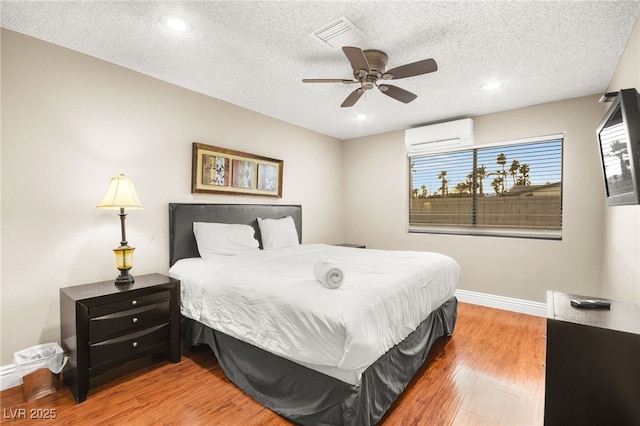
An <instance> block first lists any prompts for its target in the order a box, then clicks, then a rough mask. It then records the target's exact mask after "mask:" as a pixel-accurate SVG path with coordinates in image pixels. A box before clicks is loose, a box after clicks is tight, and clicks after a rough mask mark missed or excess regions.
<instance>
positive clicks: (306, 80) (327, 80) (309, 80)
mask: <svg viewBox="0 0 640 426" xmlns="http://www.w3.org/2000/svg"><path fill="white" fill-rule="evenodd" d="M302 82H303V83H344V84H351V83H360V82H359V81H358V80H342V79H340V78H303V79H302Z"/></svg>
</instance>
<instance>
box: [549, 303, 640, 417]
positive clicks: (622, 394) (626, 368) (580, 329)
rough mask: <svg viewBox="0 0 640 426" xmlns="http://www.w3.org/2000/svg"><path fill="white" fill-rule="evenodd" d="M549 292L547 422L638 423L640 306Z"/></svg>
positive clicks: (639, 405) (639, 411)
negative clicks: (588, 303) (596, 304)
mask: <svg viewBox="0 0 640 426" xmlns="http://www.w3.org/2000/svg"><path fill="white" fill-rule="evenodd" d="M572 299H573V300H581V299H593V298H591V297H584V296H576V295H571V294H564V293H558V292H553V291H547V362H546V385H545V387H546V389H545V408H544V424H545V425H546V426H554V425H640V308H639V307H638V305H636V304H634V303H628V302H616V301H612V300H607V299H600V300H606V301H608V302H610V307H609V309H607V308H604V309H601V308H593V307H587V308H584V307H583V308H580V307H574V306H572V305H571V300H572Z"/></svg>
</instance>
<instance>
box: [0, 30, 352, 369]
mask: <svg viewBox="0 0 640 426" xmlns="http://www.w3.org/2000/svg"><path fill="white" fill-rule="evenodd" d="M1 34H2V39H1V42H2V75H1V78H2V154H1V161H2V163H1V165H2V170H1V173H2V175H1V176H2V204H1V206H2V265H1V266H2V271H1V291H2V293H1V296H2V297H1V299H2V300H1V311H2V313H1V319H2V324H1V346H2V357H1V360H0V365H5V364H9V363H11V357H12V354H13V352H15V351H17V350H20V349H24V348H26V347H29V346H31V345H34V344H38V343H44V342H48V341H59V338H60V335H59V308H58V306H59V297H58V291H59V288H60V287H65V286H70V285H77V284H82V283H86V282H94V281H101V280H108V279H112V278H115V276H116V275H117V273H118V271H117V270H116V269H115V263H114V258H113V254H112V251H111V250H112V249H113V248H115V247H116V246H117V245H118V244H119V241H120V228H119V219H118V216H117V214H116V212H115V211H113V210H98V209H96V208H95V206H96V204H97V203H98V202H99V201H100V200H101V198H102V197H103V196H104V194H105V193H106V191H107V187H108V185H109V180H110V178H111V177H112V176H115V175H117V174H118V173H121V172H122V173H125V174H126V175H127V176H129V177H131V178H132V179H133V181H134V183H135V185H136V189H137V192H138V195H139V196H140V199H141V201H142V203H143V205H144V210H141V211H131V212H130V213H129V215H128V217H127V237H128V240H129V242H130V244H131V245H132V246H133V247H135V248H136V251H135V254H134V268H133V270H132V273H133V274H134V275H135V274H145V273H151V272H161V273H166V272H167V270H168V259H169V256H168V217H167V216H168V208H167V204H168V203H169V202H206V203H215V202H225V203H282V204H302V205H303V206H304V212H303V215H304V217H303V219H304V220H303V240H304V242H318V241H324V242H340V241H342V237H343V236H342V229H341V226H339V225H336V224H340V222H341V213H342V209H341V205H340V202H341V197H340V193H341V183H342V176H341V170H342V165H341V163H342V148H341V142H340V141H339V140H336V139H334V138H331V137H328V136H324V135H320V134H318V133H314V132H311V131H308V130H304V129H301V128H299V127H295V126H293V125H289V124H286V123H284V122H281V121H278V120H275V119H272V118H269V117H266V116H264V115H260V114H257V113H254V112H251V111H248V110H245V109H242V108H239V107H236V106H233V105H230V104H228V103H225V102H222V101H219V100H216V99H213V98H210V97H207V96H203V95H200V94H197V93H194V92H191V91H189V90H186V89H183V88H180V87H177V86H174V85H171V84H167V83H164V82H161V81H159V80H156V79H154V78H151V77H148V76H144V75H142V74H139V73H136V72H133V71H131V70H128V69H125V68H122V67H119V66H116V65H113V64H109V63H106V62H103V61H100V60H98V59H95V58H92V57H89V56H86V55H83V54H79V53H77V52H73V51H70V50H67V49H64V48H61V47H58V46H55V45H52V44H48V43H45V42H42V41H39V40H36V39H33V38H29V37H26V36H23V35H20V34H17V33H14V32H10V31H6V30H2V33H1ZM193 141H199V142H202V143H208V144H211V145H218V146H222V147H227V148H231V149H237V150H241V151H246V152H251V153H254V154H259V155H263V156H267V157H272V158H278V159H283V160H284V188H283V198H282V199H272V198H264V197H238V196H220V195H192V194H191V193H190V188H191V186H190V179H191V143H192V142H193Z"/></svg>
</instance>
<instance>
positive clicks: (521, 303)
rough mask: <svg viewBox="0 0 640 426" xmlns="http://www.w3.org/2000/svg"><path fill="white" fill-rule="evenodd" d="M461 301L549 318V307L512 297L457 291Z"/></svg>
mask: <svg viewBox="0 0 640 426" xmlns="http://www.w3.org/2000/svg"><path fill="white" fill-rule="evenodd" d="M456 297H457V298H458V300H459V301H461V302H465V303H471V304H473V305H480V306H486V307H489V308H496V309H502V310H505V311H512V312H518V313H521V314H527V315H534V316H536V317H546V316H547V305H546V304H545V303H540V302H532V301H530V300H522V299H513V298H511V297H504V296H496V295H493V294H485V293H477V292H475V291H468V290H460V289H458V290H456Z"/></svg>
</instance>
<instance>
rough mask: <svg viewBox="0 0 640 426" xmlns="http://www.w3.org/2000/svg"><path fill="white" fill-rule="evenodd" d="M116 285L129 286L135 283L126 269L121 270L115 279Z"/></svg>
mask: <svg viewBox="0 0 640 426" xmlns="http://www.w3.org/2000/svg"><path fill="white" fill-rule="evenodd" d="M115 282H116V285H130V284H133V283H134V282H135V279H134V278H133V275H130V274H129V270H128V269H121V270H120V275H118V277H117V278H116V281H115Z"/></svg>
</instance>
